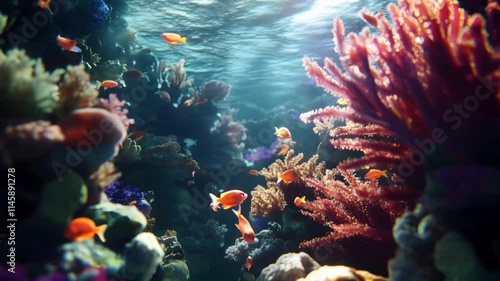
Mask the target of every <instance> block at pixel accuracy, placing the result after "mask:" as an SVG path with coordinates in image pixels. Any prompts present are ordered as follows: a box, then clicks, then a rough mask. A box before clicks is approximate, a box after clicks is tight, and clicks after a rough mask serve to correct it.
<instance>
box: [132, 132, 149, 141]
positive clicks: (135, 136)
mask: <svg viewBox="0 0 500 281" xmlns="http://www.w3.org/2000/svg"><path fill="white" fill-rule="evenodd" d="M147 134H149V132H148V131H142V130H139V131H134V132H132V133H130V134H129V135H128V136H127V138H129V139H131V140H133V141H135V142H138V141H140V140H142V138H143V137H145V136H146V135H147Z"/></svg>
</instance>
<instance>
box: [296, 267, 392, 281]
mask: <svg viewBox="0 0 500 281" xmlns="http://www.w3.org/2000/svg"><path fill="white" fill-rule="evenodd" d="M347 280H350V281H351V280H352V281H387V278H385V277H382V276H377V275H374V274H371V273H370V272H368V271H364V270H357V269H354V268H351V267H347V266H343V265H336V266H329V265H325V266H322V267H320V268H318V269H316V270H313V271H312V272H311V273H309V274H308V275H307V276H306V277H305V278H300V279H297V281H347Z"/></svg>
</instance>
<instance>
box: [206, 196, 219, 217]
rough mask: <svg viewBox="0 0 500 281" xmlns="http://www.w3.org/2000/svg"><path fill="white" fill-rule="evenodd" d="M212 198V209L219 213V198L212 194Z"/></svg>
mask: <svg viewBox="0 0 500 281" xmlns="http://www.w3.org/2000/svg"><path fill="white" fill-rule="evenodd" d="M208 195H209V196H210V199H212V203H210V207H211V208H212V209H213V210H214V211H215V212H217V209H218V208H219V201H218V200H219V198H218V197H217V196H215V195H213V194H212V193H209V194H208Z"/></svg>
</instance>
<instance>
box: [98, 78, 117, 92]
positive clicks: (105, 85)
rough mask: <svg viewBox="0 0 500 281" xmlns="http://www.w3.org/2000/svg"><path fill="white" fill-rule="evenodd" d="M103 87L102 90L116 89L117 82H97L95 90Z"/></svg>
mask: <svg viewBox="0 0 500 281" xmlns="http://www.w3.org/2000/svg"><path fill="white" fill-rule="evenodd" d="M100 87H103V88H104V90H106V89H111V88H115V87H118V82H116V81H113V80H104V81H102V82H100V81H97V88H98V89H99V88H100Z"/></svg>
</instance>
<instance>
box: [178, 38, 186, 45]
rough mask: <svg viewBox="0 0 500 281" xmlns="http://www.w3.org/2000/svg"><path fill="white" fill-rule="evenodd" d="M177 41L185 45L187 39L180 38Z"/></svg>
mask: <svg viewBox="0 0 500 281" xmlns="http://www.w3.org/2000/svg"><path fill="white" fill-rule="evenodd" d="M179 41H181V42H182V43H184V44H186V41H187V38H186V37H181V39H180V40H179Z"/></svg>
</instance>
